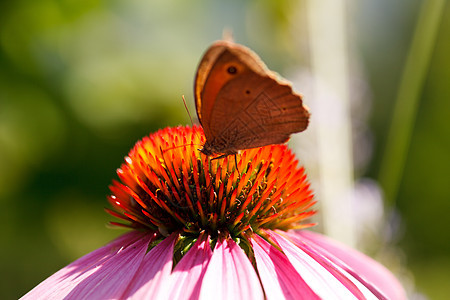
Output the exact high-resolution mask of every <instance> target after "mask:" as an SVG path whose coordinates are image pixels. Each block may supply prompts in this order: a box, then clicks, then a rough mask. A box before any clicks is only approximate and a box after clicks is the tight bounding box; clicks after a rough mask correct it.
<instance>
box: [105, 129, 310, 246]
mask: <svg viewBox="0 0 450 300" xmlns="http://www.w3.org/2000/svg"><path fill="white" fill-rule="evenodd" d="M204 143H205V138H204V136H203V132H202V129H201V127H197V126H194V127H193V128H189V127H177V128H166V129H163V130H160V131H158V132H156V133H154V134H152V135H150V136H149V137H146V138H144V139H143V140H142V141H139V142H138V143H137V144H136V145H135V147H134V148H133V149H132V150H131V151H130V153H129V155H128V157H127V158H126V159H125V163H124V164H122V166H121V168H120V169H118V171H117V174H118V176H119V178H120V180H121V183H119V182H117V181H114V182H113V185H112V186H111V187H110V189H111V191H112V195H111V196H110V197H109V200H110V203H111V204H112V205H113V207H114V210H109V212H110V213H111V214H112V215H114V216H116V217H119V218H120V219H122V220H125V221H128V224H122V223H117V222H114V223H113V224H115V225H120V226H127V227H132V228H139V229H149V230H155V231H156V230H158V231H159V232H160V233H161V234H163V235H167V234H169V233H171V232H174V231H179V232H180V233H181V235H183V236H198V235H199V234H200V233H202V232H206V233H207V234H208V235H210V236H211V237H213V238H214V237H217V236H219V235H222V234H224V235H231V237H233V238H240V237H242V234H243V233H244V232H247V233H251V232H257V231H258V230H259V229H282V230H287V229H290V228H300V227H307V226H311V225H312V224H303V223H302V221H304V220H305V219H306V218H308V217H310V216H311V215H313V214H314V211H312V210H310V208H311V206H312V205H313V204H314V203H315V202H314V200H313V195H312V192H311V190H310V188H309V183H308V182H307V181H306V175H305V174H304V170H303V168H301V167H299V166H298V162H297V160H296V159H295V157H294V155H293V154H292V152H291V151H290V150H289V149H288V148H287V147H286V146H285V145H270V146H266V147H261V148H255V149H248V150H243V151H241V153H239V154H237V156H236V157H234V156H233V155H230V156H227V157H224V158H218V159H215V158H213V157H208V156H206V155H204V154H202V153H200V151H199V150H198V148H199V145H203V144H204ZM235 160H236V161H237V166H236V163H235Z"/></svg>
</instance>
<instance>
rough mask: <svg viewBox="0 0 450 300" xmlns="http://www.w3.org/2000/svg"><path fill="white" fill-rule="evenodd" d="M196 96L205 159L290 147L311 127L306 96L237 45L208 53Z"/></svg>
mask: <svg viewBox="0 0 450 300" xmlns="http://www.w3.org/2000/svg"><path fill="white" fill-rule="evenodd" d="M194 92H195V99H196V109H197V115H198V118H199V120H200V123H201V125H202V127H203V130H204V133H205V137H206V142H205V144H204V146H203V149H201V151H202V153H203V154H205V155H216V154H222V155H229V154H236V153H237V152H238V151H239V150H243V149H249V148H256V147H262V146H266V145H270V144H281V143H285V142H286V141H287V140H288V139H289V136H290V134H292V133H295V132H300V131H303V130H305V129H306V127H307V126H308V120H309V112H308V110H307V108H306V107H305V106H304V105H303V102H302V98H301V96H300V95H298V94H295V93H294V92H293V91H292V88H291V86H290V85H289V83H287V82H284V81H281V80H279V79H277V78H276V75H275V73H273V72H271V71H269V70H268V69H267V67H266V66H265V65H264V63H263V62H262V61H261V60H260V59H259V57H258V56H257V55H256V54H254V53H253V52H252V51H251V50H250V49H248V48H246V47H244V46H241V45H238V44H234V43H232V42H227V41H219V42H216V43H214V44H213V45H212V46H211V47H210V48H209V49H208V50H207V51H206V53H205V55H204V56H203V59H202V60H201V62H200V65H199V67H198V71H197V75H196V80H195V87H194Z"/></svg>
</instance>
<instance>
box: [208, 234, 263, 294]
mask: <svg viewBox="0 0 450 300" xmlns="http://www.w3.org/2000/svg"><path fill="white" fill-rule="evenodd" d="M263 298H264V293H263V290H262V287H261V284H260V282H259V279H258V276H257V274H256V271H255V269H254V268H253V266H252V264H251V263H250V260H249V259H248V257H247V256H246V254H245V253H244V251H243V250H242V249H241V248H240V247H239V246H238V245H237V244H236V243H235V242H234V241H233V240H231V239H226V240H223V241H218V242H217V244H216V248H215V249H214V252H213V255H212V257H211V261H210V262H209V264H208V267H207V269H206V273H205V276H204V278H203V282H202V286H201V290H200V299H208V300H210V299H214V300H220V299H263Z"/></svg>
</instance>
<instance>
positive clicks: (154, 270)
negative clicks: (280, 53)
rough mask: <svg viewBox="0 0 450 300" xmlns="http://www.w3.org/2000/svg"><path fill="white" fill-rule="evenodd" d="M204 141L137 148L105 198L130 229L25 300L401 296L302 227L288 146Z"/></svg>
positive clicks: (159, 136) (389, 279) (190, 134)
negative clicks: (227, 148) (214, 146)
mask: <svg viewBox="0 0 450 300" xmlns="http://www.w3.org/2000/svg"><path fill="white" fill-rule="evenodd" d="M204 142H205V137H204V135H203V132H202V129H201V127H197V126H194V127H193V128H191V127H176V128H166V129H163V130H160V131H158V132H156V133H154V134H151V135H150V136H148V137H145V138H144V139H142V140H141V141H139V142H138V143H137V144H136V145H135V147H134V148H133V149H132V150H131V151H130V153H129V155H128V156H127V157H126V158H125V162H124V163H123V164H122V166H121V167H120V169H118V170H117V174H118V177H119V179H120V180H119V181H113V184H112V185H111V187H110V189H111V192H112V194H111V195H110V196H109V197H108V200H109V202H110V204H111V205H112V209H108V210H107V211H108V212H109V213H110V214H111V215H113V216H114V217H117V218H118V219H120V221H118V222H111V223H112V224H113V225H116V226H121V227H127V228H131V229H132V230H131V232H129V233H127V234H125V235H123V236H121V237H119V238H118V239H116V240H115V241H113V242H112V243H110V244H108V245H106V246H104V247H102V248H100V249H98V250H96V251H94V252H92V253H90V254H88V255H86V256H84V257H82V258H80V259H78V260H77V261H75V262H73V263H72V264H70V265H68V266H67V267H65V268H63V269H61V270H60V271H58V272H57V273H55V274H54V275H52V276H51V277H49V278H48V279H47V280H45V281H44V282H42V283H41V284H40V285H38V286H37V287H36V288H34V289H33V290H32V291H30V292H29V293H28V294H27V295H25V296H24V299H27V298H28V299H36V298H40V299H61V298H64V299H87V298H89V299H125V298H134V299H199V298H201V299H264V298H267V299H321V298H322V299H405V298H406V297H405V295H404V291H403V289H402V287H401V286H400V284H399V283H398V281H397V280H396V279H395V278H394V277H393V275H392V274H391V273H389V272H388V271H387V270H386V269H385V268H384V267H382V266H381V265H380V264H378V263H377V262H375V261H373V260H371V259H370V258H368V257H366V256H364V255H363V254H361V253H359V252H357V251H355V250H352V249H349V248H347V247H345V246H343V245H340V244H338V243H336V242H333V241H331V240H329V239H327V238H325V237H323V236H321V235H319V234H316V233H313V232H310V231H307V230H304V229H305V228H307V227H310V226H312V225H313V224H312V223H311V222H309V221H308V219H309V218H310V217H311V216H312V215H313V214H314V213H315V212H314V210H313V209H312V206H313V205H314V203H315V200H314V198H313V193H312V191H311V189H310V186H309V183H308V181H307V179H306V175H305V172H304V169H303V168H302V167H300V166H299V163H298V161H297V160H296V158H295V156H294V154H293V153H292V152H291V151H290V150H289V149H288V148H287V146H286V145H270V146H266V147H261V148H255V149H249V150H244V151H242V152H241V153H240V154H238V155H237V156H236V157H234V156H227V157H218V158H213V157H207V156H205V155H203V154H201V153H200V151H199V150H198V148H200V147H201V145H203V144H204ZM299 229H302V230H299Z"/></svg>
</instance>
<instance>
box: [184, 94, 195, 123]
mask: <svg viewBox="0 0 450 300" xmlns="http://www.w3.org/2000/svg"><path fill="white" fill-rule="evenodd" d="M181 99H183V104H184V108H186V111H187V113H188V116H189V119H190V120H191V125H192V126H194V122H192V117H191V113H190V112H189V108H188V107H187V104H186V99H184V95H181Z"/></svg>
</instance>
